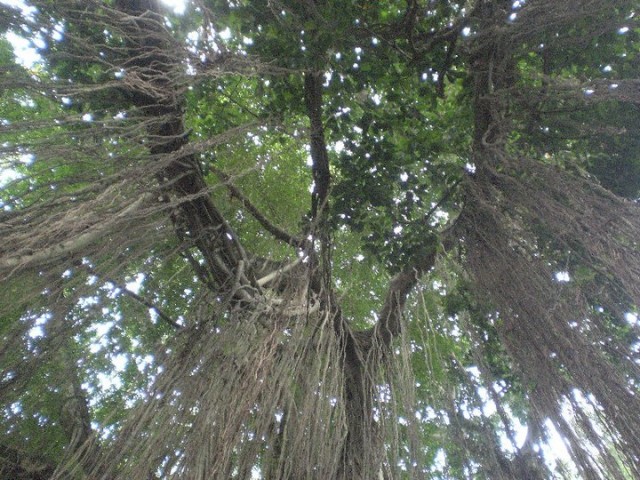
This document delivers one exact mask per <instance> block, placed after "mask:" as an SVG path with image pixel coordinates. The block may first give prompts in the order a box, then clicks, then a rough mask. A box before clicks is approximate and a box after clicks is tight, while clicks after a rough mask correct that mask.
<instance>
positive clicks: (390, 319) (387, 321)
mask: <svg viewBox="0 0 640 480" xmlns="http://www.w3.org/2000/svg"><path fill="white" fill-rule="evenodd" d="M435 260H436V249H435V248H434V249H433V250H432V251H431V252H429V253H428V254H427V255H425V256H424V257H423V258H422V259H421V261H420V263H419V264H416V265H411V266H409V267H407V268H405V269H404V270H403V271H401V272H400V273H398V274H396V275H395V276H394V277H393V278H392V279H391V281H390V282H389V288H388V289H387V294H386V295H385V300H384V304H383V305H382V308H381V309H380V313H379V314H378V322H377V323H376V325H375V326H374V327H372V328H371V329H370V330H368V332H369V335H371V336H373V337H375V340H377V341H378V343H380V344H382V345H385V346H388V345H389V344H390V343H391V341H392V340H393V337H395V336H396V335H398V334H399V333H400V332H401V330H402V322H401V320H402V313H403V311H404V307H405V305H406V303H407V297H408V296H409V293H411V290H413V287H415V286H416V284H417V283H418V280H419V279H420V277H421V276H422V275H423V274H425V273H426V272H428V271H429V270H430V269H431V268H432V267H433V265H434V264H435Z"/></svg>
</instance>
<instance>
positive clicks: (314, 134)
mask: <svg viewBox="0 0 640 480" xmlns="http://www.w3.org/2000/svg"><path fill="white" fill-rule="evenodd" d="M304 100H305V104H306V107H307V115H308V117H309V123H310V126H311V130H310V134H309V135H310V137H311V145H310V147H311V160H312V167H311V169H312V174H313V183H314V187H313V193H312V194H311V195H312V196H311V216H312V218H313V219H314V220H315V218H316V217H317V216H318V215H319V214H320V212H321V210H322V209H323V208H324V207H325V204H326V202H327V197H328V195H329V184H330V183H331V174H330V172H329V155H328V153H327V145H326V143H325V140H324V127H323V125H322V74H321V73H318V72H307V73H305V75H304Z"/></svg>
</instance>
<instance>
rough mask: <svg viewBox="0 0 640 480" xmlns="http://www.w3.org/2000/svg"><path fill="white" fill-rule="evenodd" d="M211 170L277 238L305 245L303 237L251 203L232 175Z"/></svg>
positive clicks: (292, 243)
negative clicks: (233, 181) (276, 221)
mask: <svg viewBox="0 0 640 480" xmlns="http://www.w3.org/2000/svg"><path fill="white" fill-rule="evenodd" d="M211 170H212V171H213V172H214V173H215V174H216V175H218V177H220V178H221V179H222V181H223V182H224V185H225V187H227V189H228V190H229V192H230V193H231V195H232V196H234V197H236V198H237V199H238V200H239V201H240V203H241V204H242V206H243V207H245V208H246V209H247V211H248V212H249V213H250V214H251V215H252V216H253V218H255V219H256V220H257V221H258V223H260V225H262V226H263V227H264V229H265V230H266V231H268V232H269V233H270V234H271V235H273V236H274V237H275V238H276V239H277V240H280V241H282V242H285V243H287V244H289V245H291V246H292V247H296V248H297V247H300V246H302V245H303V243H304V241H303V240H302V239H300V238H298V237H296V236H294V235H291V234H290V233H288V232H286V231H285V230H283V229H282V228H280V227H278V226H277V225H275V224H273V223H271V221H269V219H268V218H267V217H265V216H264V215H263V214H262V212H260V210H258V208H257V207H256V206H255V205H254V204H253V203H251V200H249V198H247V196H246V195H245V194H244V193H242V191H241V190H240V189H239V188H238V187H236V186H235V185H234V184H233V183H232V182H231V177H230V176H229V175H227V174H226V173H224V172H223V171H221V170H219V169H217V168H215V167H211Z"/></svg>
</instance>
